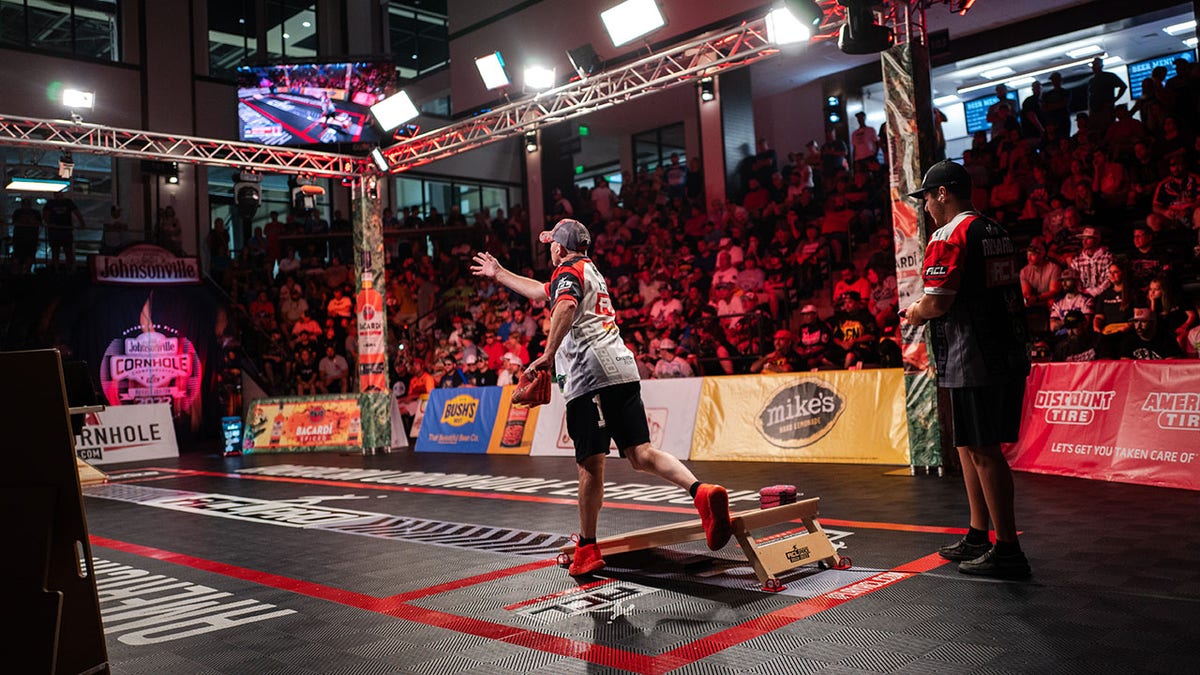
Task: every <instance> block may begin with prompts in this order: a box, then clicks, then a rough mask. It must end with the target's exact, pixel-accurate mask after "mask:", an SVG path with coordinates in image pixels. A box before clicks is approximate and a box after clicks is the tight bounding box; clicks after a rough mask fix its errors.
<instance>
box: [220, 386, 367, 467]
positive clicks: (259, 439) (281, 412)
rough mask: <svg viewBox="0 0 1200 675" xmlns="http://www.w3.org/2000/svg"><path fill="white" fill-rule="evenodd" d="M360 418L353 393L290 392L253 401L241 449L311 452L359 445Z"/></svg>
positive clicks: (360, 432) (356, 399)
mask: <svg viewBox="0 0 1200 675" xmlns="http://www.w3.org/2000/svg"><path fill="white" fill-rule="evenodd" d="M361 436H362V418H361V417H359V408H358V397H357V396H352V395H346V394H341V395H330V396H289V397H286V398H264V399H261V400H258V401H255V402H254V405H253V406H252V407H251V409H250V419H249V420H248V421H247V424H246V435H245V440H244V441H243V442H242V445H243V452H246V453H252V452H253V453H262V452H314V451H319V450H343V449H346V448H357V447H361V444H362V439H361Z"/></svg>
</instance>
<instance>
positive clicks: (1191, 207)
mask: <svg viewBox="0 0 1200 675" xmlns="http://www.w3.org/2000/svg"><path fill="white" fill-rule="evenodd" d="M1169 166H1170V168H1171V173H1170V175H1168V176H1167V177H1166V178H1164V179H1162V180H1161V181H1159V183H1158V186H1157V187H1156V188H1155V190H1154V200H1153V205H1152V208H1153V209H1154V213H1152V214H1150V216H1149V217H1148V218H1146V224H1147V225H1149V226H1150V229H1152V230H1154V231H1155V232H1161V231H1163V230H1167V229H1174V228H1176V227H1183V228H1186V229H1200V176H1197V175H1196V174H1194V173H1191V172H1189V171H1188V170H1187V160H1186V159H1184V157H1183V156H1182V155H1177V156H1175V157H1172V158H1171V160H1170V163H1169Z"/></svg>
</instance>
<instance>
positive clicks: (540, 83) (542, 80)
mask: <svg viewBox="0 0 1200 675" xmlns="http://www.w3.org/2000/svg"><path fill="white" fill-rule="evenodd" d="M555 81H556V79H555V73H554V68H547V67H545V66H538V65H534V66H526V67H525V88H526V89H533V90H535V91H540V90H542V89H550V88H552V87H553V86H554V83H555Z"/></svg>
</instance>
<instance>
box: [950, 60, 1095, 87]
mask: <svg viewBox="0 0 1200 675" xmlns="http://www.w3.org/2000/svg"><path fill="white" fill-rule="evenodd" d="M1093 58H1096V57H1090V58H1086V59H1079V60H1078V61H1072V62H1070V63H1061V64H1058V65H1055V66H1050V67H1049V68H1039V69H1037V70H1031V71H1028V72H1024V73H1016V74H1014V75H1012V76H1009V77H1002V78H1000V79H995V80H991V81H988V82H982V83H980V84H972V85H971V86H969V87H959V88H958V89H957V91H958V93H960V94H969V93H971V92H973V91H979V90H980V89H991V88H993V87H995V86H996V85H998V84H1008V83H1009V82H1011V81H1013V80H1019V79H1021V78H1023V77H1037V76H1039V75H1045V74H1046V73H1053V72H1058V71H1063V70H1067V69H1068V68H1075V67H1076V66H1085V65H1087V64H1089V63H1091V62H1092V60H1093ZM1099 58H1101V59H1104V58H1108V54H1101V55H1099Z"/></svg>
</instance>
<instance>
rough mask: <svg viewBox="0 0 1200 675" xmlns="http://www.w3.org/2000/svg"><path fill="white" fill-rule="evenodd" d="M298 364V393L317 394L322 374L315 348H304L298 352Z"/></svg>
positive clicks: (302, 394)
mask: <svg viewBox="0 0 1200 675" xmlns="http://www.w3.org/2000/svg"><path fill="white" fill-rule="evenodd" d="M298 356H299V362H298V363H297V364H296V395H297V396H315V395H316V394H317V393H318V392H319V391H320V387H321V374H320V372H319V371H318V369H317V357H316V354H315V353H314V352H313V350H311V349H308V348H303V349H301V350H300V351H299V352H298Z"/></svg>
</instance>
